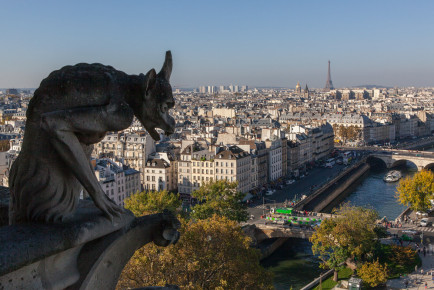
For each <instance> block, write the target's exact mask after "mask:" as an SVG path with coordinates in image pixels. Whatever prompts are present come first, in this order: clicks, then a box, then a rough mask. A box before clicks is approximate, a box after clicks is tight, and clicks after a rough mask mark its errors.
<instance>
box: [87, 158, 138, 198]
mask: <svg viewBox="0 0 434 290" xmlns="http://www.w3.org/2000/svg"><path fill="white" fill-rule="evenodd" d="M91 162H92V165H93V166H94V170H95V175H96V178H97V179H98V181H99V183H100V185H101V188H102V189H103V190H104V192H105V194H106V195H107V196H108V197H109V198H110V199H111V200H113V201H114V202H115V203H116V204H117V205H119V206H124V199H125V198H127V197H129V196H130V195H131V194H134V193H137V192H140V191H141V187H142V186H141V183H140V173H139V171H137V170H134V169H131V168H128V167H127V166H124V165H123V164H122V163H120V162H115V161H113V160H111V159H108V158H104V159H93V160H92V161H91Z"/></svg>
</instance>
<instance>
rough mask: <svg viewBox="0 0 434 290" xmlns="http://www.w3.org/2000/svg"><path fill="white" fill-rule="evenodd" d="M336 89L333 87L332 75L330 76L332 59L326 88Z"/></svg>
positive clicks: (328, 89) (327, 89)
mask: <svg viewBox="0 0 434 290" xmlns="http://www.w3.org/2000/svg"><path fill="white" fill-rule="evenodd" d="M334 89H335V88H334V87H333V83H332V77H331V76H330V61H329V70H328V73H327V82H326V85H325V88H324V90H325V91H327V92H329V91H330V90H334Z"/></svg>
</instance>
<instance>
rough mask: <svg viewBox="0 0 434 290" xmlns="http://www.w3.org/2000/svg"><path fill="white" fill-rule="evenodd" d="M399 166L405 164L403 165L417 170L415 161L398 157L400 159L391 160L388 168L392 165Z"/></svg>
mask: <svg viewBox="0 0 434 290" xmlns="http://www.w3.org/2000/svg"><path fill="white" fill-rule="evenodd" d="M400 166H405V167H410V168H412V167H413V168H415V169H417V170H419V167H418V166H417V164H416V163H414V162H413V161H411V160H408V159H400V160H395V161H393V163H392V164H391V165H390V168H393V167H400Z"/></svg>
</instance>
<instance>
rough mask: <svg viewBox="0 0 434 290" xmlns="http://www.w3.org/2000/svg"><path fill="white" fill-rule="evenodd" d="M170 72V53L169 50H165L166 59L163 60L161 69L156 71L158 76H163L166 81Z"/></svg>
mask: <svg viewBox="0 0 434 290" xmlns="http://www.w3.org/2000/svg"><path fill="white" fill-rule="evenodd" d="M171 73H172V53H171V52H170V50H168V51H166V59H165V60H164V64H163V67H162V68H161V71H160V72H159V73H158V76H159V77H161V78H164V79H165V80H166V81H169V79H170V75H171Z"/></svg>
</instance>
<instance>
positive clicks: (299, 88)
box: [295, 82, 301, 94]
mask: <svg viewBox="0 0 434 290" xmlns="http://www.w3.org/2000/svg"><path fill="white" fill-rule="evenodd" d="M295 92H296V93H297V94H301V86H300V82H297V85H296V86H295Z"/></svg>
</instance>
